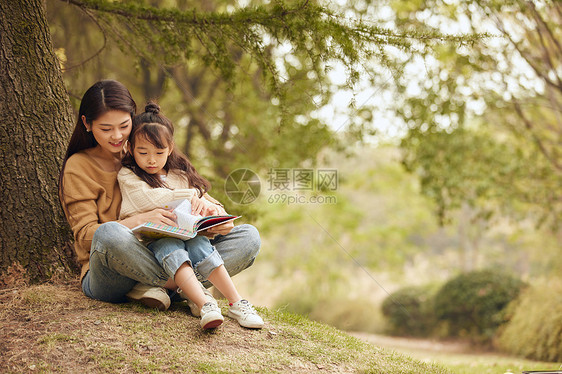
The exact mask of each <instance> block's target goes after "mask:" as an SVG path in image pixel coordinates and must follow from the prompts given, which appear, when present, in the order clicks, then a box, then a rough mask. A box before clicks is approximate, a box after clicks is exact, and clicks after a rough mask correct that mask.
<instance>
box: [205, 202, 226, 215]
mask: <svg viewBox="0 0 562 374" xmlns="http://www.w3.org/2000/svg"><path fill="white" fill-rule="evenodd" d="M221 214H223V213H222V211H221V209H220V206H218V205H216V204H212V203H209V204H207V206H206V207H205V210H204V211H203V216H205V217H208V216H218V215H221Z"/></svg>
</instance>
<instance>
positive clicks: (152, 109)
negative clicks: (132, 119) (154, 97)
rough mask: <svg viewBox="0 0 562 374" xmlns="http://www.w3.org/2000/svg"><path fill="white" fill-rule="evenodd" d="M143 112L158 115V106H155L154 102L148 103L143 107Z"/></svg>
mask: <svg viewBox="0 0 562 374" xmlns="http://www.w3.org/2000/svg"><path fill="white" fill-rule="evenodd" d="M144 111H145V112H147V113H154V114H158V113H160V106H159V105H158V104H156V103H155V102H154V101H149V102H148V103H147V104H146V106H145V107H144Z"/></svg>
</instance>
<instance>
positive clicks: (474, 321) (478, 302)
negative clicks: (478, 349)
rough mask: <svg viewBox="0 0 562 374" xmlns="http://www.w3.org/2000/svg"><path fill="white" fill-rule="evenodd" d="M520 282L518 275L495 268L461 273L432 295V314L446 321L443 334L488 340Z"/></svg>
mask: <svg viewBox="0 0 562 374" xmlns="http://www.w3.org/2000/svg"><path fill="white" fill-rule="evenodd" d="M523 285H524V283H523V282H522V281H521V280H519V279H518V278H515V277H514V276H512V275H510V274H507V273H505V272H503V271H498V270H492V269H489V270H480V271H474V272H470V273H466V274H461V275H459V276H457V277H455V278H453V279H451V280H449V281H448V282H447V283H445V284H444V285H443V287H441V289H440V290H439V291H438V292H437V294H436V295H435V301H434V308H435V315H436V317H437V318H438V319H439V320H441V321H444V322H445V323H446V324H447V332H446V334H447V335H449V336H459V337H467V338H471V339H473V340H475V341H478V342H489V341H491V339H492V337H493V336H494V333H495V331H496V329H497V328H498V327H499V326H500V324H502V323H503V322H504V321H505V320H504V313H505V311H504V309H505V307H506V306H507V305H508V304H509V302H511V301H512V300H513V299H515V298H516V297H517V295H519V292H520V290H521V288H522V287H523Z"/></svg>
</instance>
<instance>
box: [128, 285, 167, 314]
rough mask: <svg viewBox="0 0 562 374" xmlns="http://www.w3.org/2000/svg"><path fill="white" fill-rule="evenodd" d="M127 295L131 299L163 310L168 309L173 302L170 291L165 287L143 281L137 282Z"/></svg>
mask: <svg viewBox="0 0 562 374" xmlns="http://www.w3.org/2000/svg"><path fill="white" fill-rule="evenodd" d="M126 296H127V298H128V299H129V300H133V301H138V302H140V303H142V304H144V305H146V306H148V307H150V308H156V309H158V310H161V311H164V310H167V309H168V308H169V307H170V303H171V302H170V297H169V296H168V292H167V291H166V290H165V289H164V288H162V287H156V286H149V285H148V284H142V283H137V284H135V286H134V287H133V288H132V289H131V290H130V291H129V292H128V293H127V295H126Z"/></svg>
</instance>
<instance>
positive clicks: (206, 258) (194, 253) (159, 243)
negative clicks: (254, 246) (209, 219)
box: [147, 236, 223, 282]
mask: <svg viewBox="0 0 562 374" xmlns="http://www.w3.org/2000/svg"><path fill="white" fill-rule="evenodd" d="M147 247H148V249H150V250H151V251H152V253H154V257H156V260H158V263H159V264H160V265H161V266H162V267H163V268H164V271H165V272H166V274H168V277H170V278H172V279H174V277H175V275H176V272H177V271H178V269H179V267H180V266H181V265H183V264H184V263H186V262H187V263H188V264H189V265H190V266H191V267H192V268H193V270H194V271H195V274H196V275H197V279H198V280H199V281H200V282H202V281H204V280H207V278H208V277H209V274H211V272H212V271H213V270H215V269H216V268H217V267H219V266H221V265H222V264H223V261H222V258H221V256H220V255H219V252H218V251H217V250H216V249H215V248H214V247H213V245H212V244H211V243H210V241H209V238H207V237H205V236H196V237H195V238H192V239H189V240H186V241H183V240H181V239H175V238H164V239H159V240H156V241H154V242H152V243H150V244H148V245H147Z"/></svg>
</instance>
